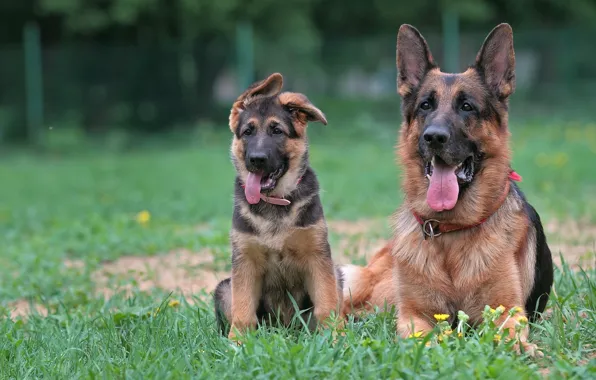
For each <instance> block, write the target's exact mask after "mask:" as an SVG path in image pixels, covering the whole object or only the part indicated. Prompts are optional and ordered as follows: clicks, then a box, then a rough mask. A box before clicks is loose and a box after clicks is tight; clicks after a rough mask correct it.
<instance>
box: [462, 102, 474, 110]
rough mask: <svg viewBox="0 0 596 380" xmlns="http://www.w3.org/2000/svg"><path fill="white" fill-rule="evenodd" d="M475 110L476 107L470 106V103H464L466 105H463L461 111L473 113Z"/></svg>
mask: <svg viewBox="0 0 596 380" xmlns="http://www.w3.org/2000/svg"><path fill="white" fill-rule="evenodd" d="M473 109H474V107H472V106H471V105H470V103H468V102H466V103H464V104H462V105H461V110H462V111H466V112H470V111H472V110H473Z"/></svg>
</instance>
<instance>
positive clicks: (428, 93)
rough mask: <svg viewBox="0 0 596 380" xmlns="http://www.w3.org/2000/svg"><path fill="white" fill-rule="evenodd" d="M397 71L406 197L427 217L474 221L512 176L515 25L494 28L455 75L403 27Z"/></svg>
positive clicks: (415, 32)
mask: <svg viewBox="0 0 596 380" xmlns="http://www.w3.org/2000/svg"><path fill="white" fill-rule="evenodd" d="M454 54H457V52H454ZM397 69H398V79H397V87H398V92H399V94H400V96H401V97H402V116H403V123H402V127H401V132H400V143H399V158H400V160H401V163H402V164H403V168H404V174H405V178H404V179H405V180H404V183H403V187H404V191H405V193H406V202H407V203H408V206H409V207H410V208H412V210H413V211H415V212H416V213H418V214H419V215H423V216H425V217H428V218H440V220H442V221H457V222H459V223H465V222H466V221H470V222H473V221H474V219H475V218H476V219H477V218H478V217H479V215H482V214H483V213H485V212H486V211H487V210H488V209H490V208H491V207H493V206H494V205H495V203H496V202H498V199H499V198H500V197H501V196H502V194H503V191H504V186H505V181H506V180H507V176H508V174H509V159H510V152H509V144H508V139H509V130H508V126H507V116H508V111H507V109H508V98H509V96H510V95H511V94H512V93H513V91H514V89H515V73H514V70H515V55H514V50H513V32H512V30H511V27H510V26H509V25H507V24H501V25H499V26H497V27H496V28H495V29H493V31H492V32H491V33H490V34H489V35H488V37H487V38H486V40H485V41H484V44H483V45H482V47H481V48H480V51H479V52H478V55H477V57H476V62H475V63H474V65H472V66H470V67H469V68H468V69H467V70H466V71H465V72H463V73H457V74H449V73H444V72H442V71H441V70H440V68H439V67H438V66H437V64H436V63H435V62H434V60H433V57H432V54H431V52H430V50H429V48H428V45H427V43H426V41H425V40H424V38H423V37H422V35H421V34H420V33H419V32H418V30H416V29H415V28H414V27H412V26H410V25H402V26H401V28H400V29H399V33H398V37H397Z"/></svg>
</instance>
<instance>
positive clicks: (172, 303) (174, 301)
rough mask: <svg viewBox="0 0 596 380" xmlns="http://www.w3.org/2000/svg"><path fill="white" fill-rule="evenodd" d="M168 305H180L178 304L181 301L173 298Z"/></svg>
mask: <svg viewBox="0 0 596 380" xmlns="http://www.w3.org/2000/svg"><path fill="white" fill-rule="evenodd" d="M168 306H169V307H178V306H180V301H178V300H171V301H170V302H169V303H168Z"/></svg>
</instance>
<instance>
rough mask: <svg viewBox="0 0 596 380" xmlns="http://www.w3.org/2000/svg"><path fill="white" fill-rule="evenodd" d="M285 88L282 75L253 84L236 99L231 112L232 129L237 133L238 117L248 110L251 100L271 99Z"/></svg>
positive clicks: (271, 76) (275, 75)
mask: <svg viewBox="0 0 596 380" xmlns="http://www.w3.org/2000/svg"><path fill="white" fill-rule="evenodd" d="M282 86H283V76H282V75H281V74H280V73H273V74H271V75H269V77H268V78H267V79H264V80H262V81H260V82H256V83H253V84H252V85H251V86H250V87H249V88H248V89H247V90H246V91H244V92H243V93H242V95H240V96H239V97H238V99H236V101H235V102H234V104H233V105H232V110H231V111H230V120H229V122H230V129H231V130H232V132H236V128H237V127H238V116H239V115H240V113H241V112H242V111H244V110H245V109H246V106H247V105H248V104H249V103H250V101H251V100H253V99H255V98H258V97H269V96H274V95H277V94H279V92H280V91H281V87H282Z"/></svg>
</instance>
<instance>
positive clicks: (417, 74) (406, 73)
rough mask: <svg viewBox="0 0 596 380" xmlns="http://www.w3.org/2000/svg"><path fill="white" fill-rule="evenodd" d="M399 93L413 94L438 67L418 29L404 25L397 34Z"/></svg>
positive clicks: (404, 94) (402, 95)
mask: <svg viewBox="0 0 596 380" xmlns="http://www.w3.org/2000/svg"><path fill="white" fill-rule="evenodd" d="M396 50H397V52H396V56H397V71H398V74H397V92H398V93H399V95H400V96H401V97H405V96H406V95H408V94H411V93H412V92H413V91H414V90H416V88H418V86H420V83H421V82H422V79H423V78H424V76H425V75H426V73H427V72H429V71H430V70H431V69H432V68H434V67H436V65H435V63H434V61H433V57H432V54H431V53H430V49H429V48H428V44H427V43H426V40H425V39H424V37H422V35H421V34H420V32H419V31H418V29H416V28H414V27H413V26H411V25H408V24H404V25H402V26H401V27H400V28H399V32H398V33H397V49H396Z"/></svg>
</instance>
